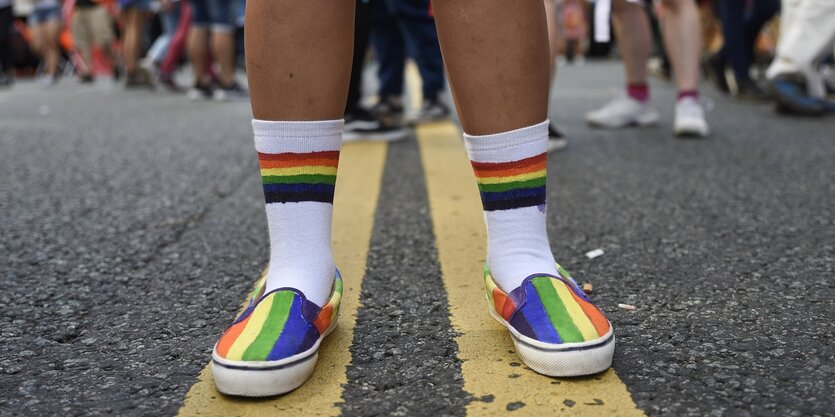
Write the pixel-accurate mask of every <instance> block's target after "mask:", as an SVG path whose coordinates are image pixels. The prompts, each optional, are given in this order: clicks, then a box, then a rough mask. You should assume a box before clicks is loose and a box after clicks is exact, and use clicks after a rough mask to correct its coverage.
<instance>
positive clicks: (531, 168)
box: [474, 161, 548, 178]
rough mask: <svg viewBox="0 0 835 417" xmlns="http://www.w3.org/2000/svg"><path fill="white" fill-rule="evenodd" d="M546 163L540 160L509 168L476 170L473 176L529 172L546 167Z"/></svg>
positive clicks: (509, 174) (499, 175)
mask: <svg viewBox="0 0 835 417" xmlns="http://www.w3.org/2000/svg"><path fill="white" fill-rule="evenodd" d="M547 165H548V163H547V162H546V161H542V162H539V163H536V164H533V165H529V166H526V167H518V168H510V169H495V170H481V169H479V170H476V171H474V172H475V176H476V177H477V178H485V177H512V176H514V175H522V174H529V173H531V172H536V171H542V170H543V169H545V168H546V167H547Z"/></svg>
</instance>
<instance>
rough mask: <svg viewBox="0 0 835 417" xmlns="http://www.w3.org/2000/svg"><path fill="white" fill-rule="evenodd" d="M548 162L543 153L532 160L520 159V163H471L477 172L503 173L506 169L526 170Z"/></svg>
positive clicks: (531, 158)
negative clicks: (528, 167)
mask: <svg viewBox="0 0 835 417" xmlns="http://www.w3.org/2000/svg"><path fill="white" fill-rule="evenodd" d="M543 161H546V158H545V154H544V153H541V154H539V155H536V156H532V157H530V158H525V159H520V160H518V161H511V162H475V161H470V163H471V164H472V165H473V169H475V170H476V171H480V170H485V171H490V170H492V171H502V170H506V169H513V168H524V167H527V166H530V165H534V164H538V163H542V162H543Z"/></svg>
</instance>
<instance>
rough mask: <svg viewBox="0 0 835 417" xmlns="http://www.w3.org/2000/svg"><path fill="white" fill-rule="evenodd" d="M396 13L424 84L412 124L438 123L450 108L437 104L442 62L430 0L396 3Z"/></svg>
mask: <svg viewBox="0 0 835 417" xmlns="http://www.w3.org/2000/svg"><path fill="white" fill-rule="evenodd" d="M394 3H395V13H396V15H397V16H398V23H399V26H400V30H401V33H402V34H403V38H404V41H405V45H406V50H407V51H409V55H411V56H412V57H413V58H414V60H415V63H416V64H417V68H418V71H419V72H420V77H421V80H422V82H423V88H422V94H423V103H422V104H421V108H420V111H419V112H418V113H417V114H416V115H415V117H414V118H413V120H412V122H416V123H421V122H429V121H436V120H441V119H444V118H446V117H448V116H449V108H448V107H447V106H446V104H444V103H443V102H442V101H441V100H440V94H441V93H442V92H443V90H444V87H445V77H444V61H443V58H442V56H441V47H440V44H439V43H438V32H437V29H436V27H435V19H434V17H433V16H432V15H431V5H430V2H429V0H397V1H395V2H394Z"/></svg>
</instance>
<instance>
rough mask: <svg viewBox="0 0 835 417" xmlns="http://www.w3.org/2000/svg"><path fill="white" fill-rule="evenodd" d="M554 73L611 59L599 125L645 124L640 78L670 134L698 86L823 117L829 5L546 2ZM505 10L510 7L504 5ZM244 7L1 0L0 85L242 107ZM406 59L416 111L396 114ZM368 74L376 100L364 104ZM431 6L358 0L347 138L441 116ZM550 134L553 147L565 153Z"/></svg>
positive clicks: (167, 0) (697, 110)
mask: <svg viewBox="0 0 835 417" xmlns="http://www.w3.org/2000/svg"><path fill="white" fill-rule="evenodd" d="M544 3H545V9H546V12H547V13H546V14H547V19H548V29H549V39H550V44H551V59H552V62H553V66H552V70H553V71H552V73H553V74H554V76H556V74H557V73H558V70H557V68H558V67H559V66H560V65H583V64H584V63H585V62H586V60H587V59H605V58H610V57H612V56H619V57H620V58H621V59H622V60H623V64H624V70H625V74H626V86H625V88H624V91H623V94H622V95H620V96H619V97H616V98H614V99H612V100H611V101H609V102H607V103H605V104H604V105H603V106H602V107H601V108H599V109H597V110H595V111H592V112H590V113H589V114H588V115H587V122H588V123H589V124H591V125H594V126H598V127H604V128H618V127H623V126H627V125H635V124H637V125H647V124H653V123H655V122H656V121H657V119H658V117H659V116H658V113H657V112H656V111H655V110H654V109H653V108H652V106H651V105H650V104H649V103H650V101H649V96H650V94H649V87H648V84H647V77H649V76H658V77H661V78H663V79H667V80H670V81H672V82H675V83H676V85H677V87H678V89H679V97H678V104H677V109H676V110H677V111H676V121H675V124H674V125H675V131H676V133H678V134H684V135H694V136H706V135H707V134H708V133H709V127H708V124H707V120H706V119H705V115H704V109H703V101H702V100H701V99H700V96H699V91H698V90H699V81H700V79H702V78H707V79H708V80H709V81H710V83H711V84H712V85H713V86H714V87H715V89H716V91H718V92H719V93H722V94H728V95H730V96H732V97H734V98H736V99H739V100H741V101H760V102H762V101H773V102H775V103H776V108H777V110H778V111H780V112H787V113H794V114H803V115H814V116H821V115H824V114H827V113H831V112H833V111H835V105H833V102H832V101H831V100H829V96H830V95H832V94H833V92H835V86H833V82H832V68H833V42H835V1H832V0H782V1H780V0H703V1H697V0H657V1H651V0H544ZM508 7H512V6H508ZM244 8H245V0H0V87H6V88H10V87H11V86H12V85H13V84H14V80H15V79H20V78H28V77H36V78H37V79H38V80H39V82H40V83H41V85H42V86H43V87H44V88H49V87H51V86H53V85H55V84H56V83H58V82H70V79H73V78H75V79H77V81H73V82H80V83H83V84H91V83H95V82H96V80H97V78H107V79H111V80H113V81H114V82H117V83H120V84H121V85H123V86H124V87H125V88H127V89H165V90H169V91H171V92H175V93H185V94H187V95H188V96H189V97H190V98H191V99H193V100H202V99H207V100H208V99H211V100H217V101H224V100H230V99H236V98H247V97H248V92H247V90H246V88H245V87H244V86H243V85H242V84H241V83H239V82H238V75H237V74H238V73H239V72H243V71H245V70H246V68H245V59H244V56H243V54H244V51H243V49H244V48H243V32H244ZM407 60H412V61H413V62H414V63H415V64H416V67H417V69H418V71H419V73H420V78H421V80H422V97H423V102H422V105H421V107H420V108H419V109H415V111H414V112H412V113H411V114H408V115H406V114H404V103H403V95H404V91H403V89H404V75H403V74H404V69H405V65H406V62H407ZM366 65H374V70H373V71H374V72H375V74H376V76H377V83H376V84H375V86H376V87H377V91H376V92H375V94H374V96H375V97H376V100H375V101H374V102H373V103H369V102H368V100H364V97H366V95H364V91H365V90H367V88H365V89H364V88H363V81H364V80H363V74H364V71H363V68H364V66H366ZM445 89H446V86H445V75H444V66H443V61H442V59H441V51H440V47H439V46H438V38H437V33H436V31H435V24H434V20H433V15H432V5H431V2H430V0H358V1H357V14H356V26H355V45H354V68H353V73H352V77H351V87H350V94H349V98H348V102H347V103H346V115H345V119H346V135H345V138H346V140H354V139H365V138H370V137H373V138H376V139H380V140H396V139H398V138H402V137H405V136H407V132H406V131H405V130H404V129H405V128H406V126H408V125H409V124H411V123H420V122H424V121H432V120H438V119H442V118H446V117H448V116H449V114H450V108H449V104H448V100H444V99H442V93H443V92H444V91H445ZM561 136H562V133H561V132H560V130H559V128H558V127H557V126H552V127H551V137H552V139H553V142H552V144H553V148H554V149H558V148H560V147H562V146H564V142H562V141H561Z"/></svg>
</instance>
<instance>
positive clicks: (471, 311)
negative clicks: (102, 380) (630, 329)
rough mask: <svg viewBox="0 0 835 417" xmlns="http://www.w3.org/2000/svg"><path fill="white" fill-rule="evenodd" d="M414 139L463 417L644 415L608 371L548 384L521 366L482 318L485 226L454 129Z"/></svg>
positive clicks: (433, 129)
mask: <svg viewBox="0 0 835 417" xmlns="http://www.w3.org/2000/svg"><path fill="white" fill-rule="evenodd" d="M417 136H418V141H419V143H420V150H421V158H422V160H423V167H424V171H425V173H426V182H427V188H428V191H429V205H430V212H431V215H432V222H433V225H434V230H435V239H436V242H437V247H438V257H439V259H440V262H441V272H442V274H443V279H444V286H445V287H446V290H447V294H448V297H449V306H450V313H451V317H450V319H451V321H452V325H453V327H454V328H455V330H456V331H457V332H458V333H459V336H458V337H457V338H456V342H457V343H458V348H459V352H458V356H459V358H460V359H461V360H462V361H463V364H462V365H461V369H462V373H463V376H464V390H465V391H467V392H469V393H471V394H472V395H473V396H474V397H475V398H476V401H473V402H472V403H470V405H469V406H468V407H467V415H468V416H490V415H497V414H504V413H507V411H508V410H509V409H513V408H515V407H520V403H524V405H523V406H521V408H517V409H516V410H515V411H514V412H513V415H514V416H517V415H519V416H521V415H531V416H553V415H572V416H602V415H606V416H641V415H643V413H642V412H641V411H640V410H638V409H637V408H636V407H635V403H634V402H633V401H632V397H631V396H630V395H629V392H628V391H627V390H626V386H625V385H624V384H623V382H621V381H620V379H619V378H618V376H617V375H616V374H615V372H614V371H613V370H609V371H607V372H605V373H603V374H600V375H596V376H592V377H586V378H573V379H553V378H549V377H546V376H542V375H539V374H537V373H535V372H533V371H531V370H529V369H527V368H526V367H524V366H523V365H522V366H520V364H521V361H520V360H519V358H518V357H517V356H516V354H515V353H514V351H513V349H514V348H513V342H512V341H511V339H510V335H509V333H508V332H507V330H506V329H505V328H504V327H502V326H500V325H499V324H498V323H496V322H494V321H493V320H492V319H491V318H490V317H489V315H488V314H487V303H486V301H485V298H484V289H483V284H482V280H481V274H482V265H483V263H484V256H485V254H486V253H487V252H486V233H485V229H484V220H483V215H482V210H481V204H480V199H479V195H478V190H477V189H476V186H475V177H474V176H473V173H472V170H471V168H470V164H469V161H468V158H467V154H466V152H465V151H464V147H463V145H462V144H461V140H460V139H459V138H460V133H459V131H458V128H457V127H456V126H455V125H453V124H452V123H449V122H446V123H438V124H432V125H425V126H421V127H418V130H417Z"/></svg>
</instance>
